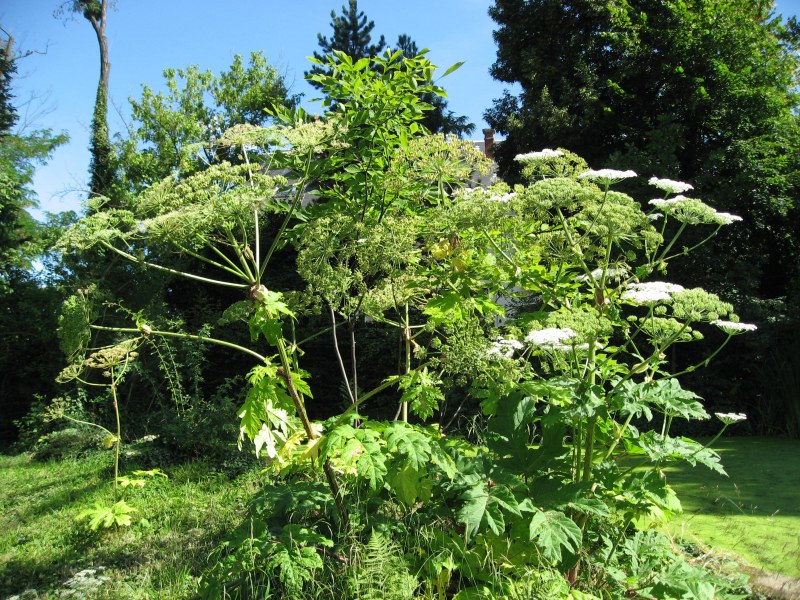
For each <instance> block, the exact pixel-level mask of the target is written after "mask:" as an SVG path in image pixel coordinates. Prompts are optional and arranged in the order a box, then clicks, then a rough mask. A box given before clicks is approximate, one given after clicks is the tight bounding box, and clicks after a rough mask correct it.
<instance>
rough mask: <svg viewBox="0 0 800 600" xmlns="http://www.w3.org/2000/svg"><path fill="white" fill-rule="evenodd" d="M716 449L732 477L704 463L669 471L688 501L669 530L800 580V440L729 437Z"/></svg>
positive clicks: (668, 475) (670, 479)
mask: <svg viewBox="0 0 800 600" xmlns="http://www.w3.org/2000/svg"><path fill="white" fill-rule="evenodd" d="M714 449H715V450H717V451H718V452H719V454H720V456H721V457H722V463H723V465H724V467H725V469H726V471H727V472H728V477H724V476H722V475H719V474H717V473H714V472H712V471H710V470H708V469H706V468H705V467H702V466H697V467H694V468H693V467H691V466H689V465H683V466H680V467H671V468H670V469H667V481H668V483H669V484H670V485H671V486H672V487H673V488H674V489H675V491H676V493H677V494H678V497H679V498H680V501H681V504H682V505H683V514H680V515H678V516H677V517H676V518H675V519H674V520H673V521H671V522H670V523H669V525H668V526H667V528H668V529H669V531H671V532H672V533H674V534H677V535H680V536H681V537H688V539H697V540H699V541H700V542H702V543H703V544H705V545H707V546H711V547H713V548H714V549H715V550H720V551H726V550H727V551H730V552H733V553H734V554H736V555H738V556H740V557H742V558H744V559H745V560H746V561H747V562H749V563H750V564H751V565H752V566H753V567H756V568H758V569H766V570H767V571H771V572H777V573H782V574H784V575H789V576H791V577H796V578H800V440H791V439H782V438H755V437H753V438H727V439H723V440H720V441H718V443H717V444H715V447H714Z"/></svg>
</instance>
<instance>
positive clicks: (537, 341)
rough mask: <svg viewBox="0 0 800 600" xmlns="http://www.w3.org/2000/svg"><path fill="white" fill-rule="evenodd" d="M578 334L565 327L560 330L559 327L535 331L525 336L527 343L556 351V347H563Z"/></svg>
mask: <svg viewBox="0 0 800 600" xmlns="http://www.w3.org/2000/svg"><path fill="white" fill-rule="evenodd" d="M576 335H577V334H576V333H575V332H574V331H573V330H572V329H570V328H569V327H565V328H564V329H559V328H557V327H548V328H547V329H534V330H532V331H531V332H530V333H529V334H528V335H526V336H525V341H526V342H528V343H529V344H531V345H532V346H538V347H540V348H545V349H551V350H552V349H554V348H555V347H556V346H563V345H564V343H565V342H566V341H567V340H570V339H572V338H574V337H575V336H576Z"/></svg>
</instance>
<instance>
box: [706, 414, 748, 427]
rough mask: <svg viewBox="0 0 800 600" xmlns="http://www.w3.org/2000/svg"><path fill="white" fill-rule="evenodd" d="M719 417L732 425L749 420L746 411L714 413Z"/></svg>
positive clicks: (726, 423)
mask: <svg viewBox="0 0 800 600" xmlns="http://www.w3.org/2000/svg"><path fill="white" fill-rule="evenodd" d="M714 414H715V415H716V416H717V418H718V419H719V420H720V421H722V422H723V423H724V424H725V425H732V424H733V423H739V422H741V421H746V420H747V415H746V414H744V413H719V412H718V413H714Z"/></svg>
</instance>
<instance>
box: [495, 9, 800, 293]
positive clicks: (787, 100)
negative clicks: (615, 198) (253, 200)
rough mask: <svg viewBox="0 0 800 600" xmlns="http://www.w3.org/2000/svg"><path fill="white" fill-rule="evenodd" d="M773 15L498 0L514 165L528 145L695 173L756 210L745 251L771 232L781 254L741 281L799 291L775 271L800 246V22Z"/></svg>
mask: <svg viewBox="0 0 800 600" xmlns="http://www.w3.org/2000/svg"><path fill="white" fill-rule="evenodd" d="M772 11H773V4H772V2H763V1H761V0H721V1H717V0H715V1H710V0H693V1H691V2H682V1H681V2H679V1H666V2H659V3H652V2H646V1H642V0H612V1H610V2H602V3H598V2H591V1H588V0H578V1H576V2H569V3H563V2H555V1H552V0H533V1H530V2H523V1H522V0H498V1H497V2H496V3H495V6H494V7H492V8H491V9H490V15H491V17H492V18H493V19H494V20H495V21H496V22H497V24H498V28H497V30H496V31H495V34H494V36H495V39H496V41H497V45H498V50H497V61H496V62H495V64H494V65H493V67H492V74H493V76H494V77H495V78H497V79H499V80H500V81H504V82H508V83H516V84H519V85H520V86H521V89H522V91H521V93H520V94H519V96H514V95H512V94H510V93H508V92H506V93H505V95H504V96H503V97H502V98H500V99H498V100H496V103H495V105H494V107H493V108H491V109H490V110H488V111H487V113H486V116H487V119H488V121H489V122H490V124H491V125H492V126H493V127H494V128H496V129H497V130H498V131H500V132H501V133H503V134H505V135H506V141H505V142H504V144H503V145H502V148H499V149H498V150H499V151H498V157H499V160H500V162H501V165H502V167H503V170H504V171H505V172H509V171H512V170H513V169H514V163H513V157H514V155H515V154H517V153H519V152H524V151H528V150H536V149H540V148H543V147H556V146H562V147H565V148H569V149H570V150H573V151H575V152H577V153H579V154H581V155H582V156H585V157H586V158H587V159H588V160H589V161H590V162H592V163H593V164H604V165H607V166H619V167H623V166H624V167H625V168H633V169H636V170H637V171H639V172H640V173H641V174H643V175H648V176H649V175H654V174H664V175H668V176H671V177H676V178H679V179H683V180H686V181H690V182H692V183H694V184H695V187H696V190H697V191H696V193H698V194H701V195H702V196H703V197H705V198H707V199H709V201H710V202H712V203H714V204H715V205H716V206H718V207H720V208H724V209H726V210H728V209H730V210H733V211H737V214H742V216H744V217H745V218H746V221H747V226H746V227H744V228H742V229H741V232H740V234H739V235H738V236H737V239H736V240H735V244H732V245H731V247H730V248H728V250H731V251H732V252H733V255H734V256H737V257H739V258H741V257H742V255H743V251H745V250H750V249H752V248H753V244H756V243H759V244H760V243H765V242H766V241H767V240H770V244H769V245H771V246H772V248H774V250H775V252H774V253H770V254H769V256H764V257H763V258H764V260H762V261H759V259H758V258H757V257H751V261H750V264H749V265H748V267H749V269H748V270H749V273H740V274H738V275H737V276H735V279H737V281H736V282H735V285H736V287H737V288H739V289H740V290H741V289H742V288H749V291H751V292H759V293H764V294H768V295H770V296H775V295H781V294H784V293H786V287H785V285H783V284H784V283H785V281H786V278H785V277H782V278H781V279H782V283H780V284H777V285H776V283H777V282H776V277H775V273H773V267H777V269H778V271H781V272H783V274H784V275H785V273H786V272H787V270H792V268H793V267H792V266H791V265H788V264H786V261H785V259H784V257H786V256H792V255H794V253H795V251H796V249H797V242H798V239H797V236H796V234H793V233H792V232H791V231H792V230H790V229H789V228H788V224H789V220H790V219H789V218H788V215H789V213H790V212H791V211H796V210H797V207H796V204H795V200H794V198H796V195H797V191H798V190H797V185H798V181H799V180H798V175H799V174H800V171H799V170H798V165H799V164H800V161H799V160H798V159H800V156H798V153H797V149H798V147H799V146H800V145H799V144H798V143H797V141H798V138H797V134H798V129H797V124H798V121H797V116H796V113H795V110H796V108H797V106H798V96H797V93H796V85H797V83H798V78H797V77H798V63H797V58H796V57H797V54H796V51H797V49H798V37H797V24H796V22H795V21H794V19H792V20H790V21H788V22H783V21H782V20H781V19H780V17H778V16H776V15H775V14H774V12H772ZM553 32H558V34H557V35H553ZM728 239H729V240H732V239H733V238H728ZM723 242H724V240H720V243H723ZM736 246H738V247H739V248H740V250H737V249H736ZM757 254H758V253H757ZM762 256H763V255H762ZM753 261H756V262H760V263H761V264H760V265H758V266H761V267H763V270H762V272H761V273H760V274H758V268H756V269H755V270H753V269H752V267H753ZM723 268H724V267H723ZM754 273H755V276H753V275H754Z"/></svg>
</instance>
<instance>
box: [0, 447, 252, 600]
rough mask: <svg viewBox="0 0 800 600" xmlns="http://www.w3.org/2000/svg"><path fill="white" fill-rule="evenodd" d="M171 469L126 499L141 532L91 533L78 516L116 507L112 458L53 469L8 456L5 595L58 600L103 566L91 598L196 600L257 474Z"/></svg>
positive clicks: (201, 466) (0, 511) (1, 511)
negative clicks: (96, 507) (76, 579)
mask: <svg viewBox="0 0 800 600" xmlns="http://www.w3.org/2000/svg"><path fill="white" fill-rule="evenodd" d="M165 470H166V471H167V473H168V474H169V476H170V478H169V479H168V480H161V479H160V478H159V479H156V480H154V481H152V482H149V483H148V485H147V486H146V487H145V488H144V489H134V490H131V491H130V492H128V493H127V494H126V500H127V502H128V503H129V504H130V505H131V506H133V507H134V508H135V509H136V511H137V512H136V513H135V519H134V524H133V526H131V527H128V528H121V529H112V530H106V531H99V532H91V531H89V530H88V528H87V527H86V525H84V524H81V523H77V522H76V521H75V517H76V515H77V514H78V513H79V512H80V511H81V510H82V509H83V508H86V507H88V506H91V505H92V504H93V503H94V502H96V501H110V500H111V499H112V495H113V491H112V488H111V483H110V482H111V476H110V460H109V457H108V455H105V454H102V453H99V454H91V455H89V456H88V457H85V458H81V459H66V460H62V461H50V462H47V463H39V462H35V461H31V460H30V459H29V458H27V457H26V456H13V457H9V456H0V597H2V598H6V597H8V596H9V595H12V594H19V593H21V592H23V591H25V590H29V589H30V590H37V592H38V596H37V597H39V598H51V597H56V595H57V593H58V591H59V590H64V589H65V588H68V587H69V584H67V582H68V580H69V579H70V578H72V577H73V576H75V575H76V574H77V573H80V572H81V571H84V570H85V569H87V568H97V567H101V570H99V571H97V573H96V574H95V575H94V576H93V577H94V578H95V580H100V579H101V578H106V579H102V583H101V584H99V585H98V586H97V588H96V589H94V588H93V589H92V591H91V594H90V595H89V596H88V597H92V598H114V599H122V598H125V599H128V598H130V599H134V598H142V599H144V598H162V599H170V598H175V599H177V598H190V597H192V596H193V595H194V592H195V590H196V587H197V581H198V578H199V576H200V574H201V573H202V571H203V569H204V568H205V567H206V566H207V565H206V563H207V561H208V556H209V554H210V552H211V550H212V549H213V548H214V546H215V545H216V544H217V542H218V541H219V539H220V538H221V537H222V536H223V535H224V534H225V533H226V532H227V531H228V530H230V529H231V528H232V527H234V526H235V525H237V524H238V523H239V521H240V520H241V515H242V514H243V512H244V504H245V503H246V502H247V500H248V499H249V498H250V497H251V496H252V494H253V493H254V492H255V489H256V485H257V481H258V477H259V476H258V469H254V470H252V471H251V472H248V473H245V474H244V475H242V476H239V477H236V478H230V477H227V476H226V475H224V474H219V473H215V472H213V470H212V469H211V468H210V467H209V465H208V464H207V463H204V462H202V461H201V462H194V463H190V464H188V465H184V466H178V467H173V468H171V469H165ZM88 579H89V580H91V579H92V576H90V577H88ZM91 583H92V582H91V581H89V584H91Z"/></svg>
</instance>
